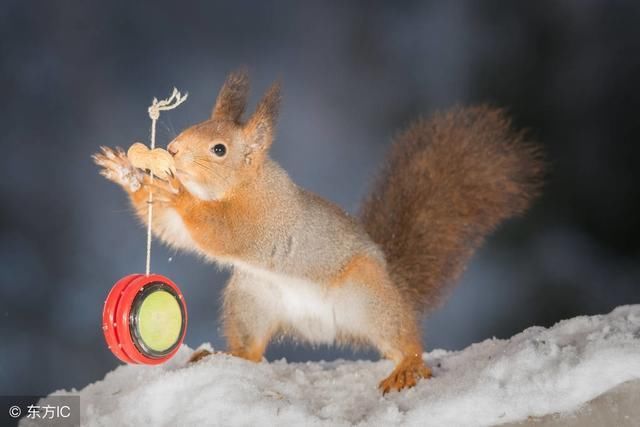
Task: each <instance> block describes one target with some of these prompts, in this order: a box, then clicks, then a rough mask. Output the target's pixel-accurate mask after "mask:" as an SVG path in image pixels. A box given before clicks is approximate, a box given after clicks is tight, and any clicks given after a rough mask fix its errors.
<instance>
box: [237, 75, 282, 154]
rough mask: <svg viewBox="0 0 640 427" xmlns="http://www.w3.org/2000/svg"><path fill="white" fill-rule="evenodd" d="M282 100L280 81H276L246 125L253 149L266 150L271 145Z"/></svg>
mask: <svg viewBox="0 0 640 427" xmlns="http://www.w3.org/2000/svg"><path fill="white" fill-rule="evenodd" d="M280 101H281V96H280V83H279V82H276V83H274V84H272V85H271V87H270V88H269V89H268V90H267V92H266V93H265V95H264V97H263V98H262V100H261V101H260V103H259V104H258V107H257V108H256V112H255V113H253V116H251V118H250V119H249V121H248V122H247V124H246V125H245V134H246V135H247V138H248V139H249V141H250V149H251V151H265V150H266V149H268V148H269V147H270V146H271V143H272V142H273V137H274V134H275V127H276V122H277V120H278V114H279V112H280Z"/></svg>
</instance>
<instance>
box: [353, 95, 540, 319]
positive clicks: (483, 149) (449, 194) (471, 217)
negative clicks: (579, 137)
mask: <svg viewBox="0 0 640 427" xmlns="http://www.w3.org/2000/svg"><path fill="white" fill-rule="evenodd" d="M540 157H541V156H540V155H539V151H538V149H537V148H536V146H535V145H532V144H530V143H527V142H524V133H523V132H521V131H514V130H513V129H512V128H511V123H510V121H509V120H508V119H507V117H506V116H505V114H504V112H502V111H501V110H498V109H492V108H489V107H471V108H456V109H454V110H452V111H450V112H447V113H440V114H436V115H435V116H434V117H433V118H431V119H429V120H424V119H422V120H418V121H417V122H415V123H414V124H413V125H411V126H410V127H409V128H408V129H407V130H406V131H404V132H403V133H401V134H400V135H399V136H398V137H397V139H396V140H395V142H394V144H393V146H392V148H391V153H390V155H389V156H388V157H387V159H388V160H387V164H386V165H385V167H384V169H383V171H382V174H381V176H380V177H379V179H378V181H377V183H376V184H375V186H374V189H373V191H372V192H371V194H370V195H369V197H368V198H367V199H366V200H365V202H364V204H363V207H362V215H361V217H362V221H363V224H364V227H365V229H366V231H367V232H368V233H369V235H370V236H371V238H372V239H373V240H374V241H375V242H376V243H377V244H379V245H380V246H381V248H382V249H383V251H384V253H385V256H386V258H387V262H388V264H389V268H390V274H391V276H392V278H393V280H394V281H395V282H396V285H397V286H398V287H400V288H401V290H402V291H403V293H404V294H405V295H406V296H407V298H408V299H409V300H410V301H412V302H413V303H414V306H415V308H416V309H417V310H423V309H425V308H429V307H432V306H434V305H435V304H436V303H437V302H438V300H439V297H441V296H442V293H443V290H444V289H446V286H447V285H448V284H450V283H452V282H453V281H455V280H456V279H457V277H458V276H459V274H460V273H461V271H462V270H463V268H464V265H465V264H466V262H467V261H468V259H469V258H470V256H471V255H472V254H473V251H474V250H475V249H476V248H477V247H478V246H479V245H480V244H481V243H482V241H483V239H484V237H485V236H486V235H487V234H488V233H490V232H491V231H492V230H493V229H494V228H496V226H498V225H499V224H500V223H501V222H502V221H504V220H505V219H507V218H509V217H511V216H514V215H518V214H521V213H523V212H524V211H525V210H526V209H527V207H528V206H529V204H530V201H531V200H532V199H533V198H534V196H535V195H537V193H538V192H539V189H540V186H541V175H542V171H543V163H542V161H541V158H540Z"/></svg>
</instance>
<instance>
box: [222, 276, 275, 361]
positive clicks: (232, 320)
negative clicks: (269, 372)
mask: <svg viewBox="0 0 640 427" xmlns="http://www.w3.org/2000/svg"><path fill="white" fill-rule="evenodd" d="M260 286H264V284H262V283H260V279H259V278H257V277H254V276H248V275H245V274H243V273H239V272H235V273H234V274H233V276H232V277H231V279H230V280H229V283H228V284H227V287H226V289H225V292H224V301H223V308H222V323H223V326H224V335H225V337H226V339H227V345H228V350H229V353H231V354H232V355H234V356H237V357H241V358H243V359H247V360H251V361H253V362H260V361H261V360H262V357H263V356H264V352H265V351H266V349H267V345H268V344H269V341H270V340H271V337H272V336H273V334H274V333H275V332H276V331H277V327H278V322H277V319H276V318H275V316H274V314H275V313H274V312H273V310H269V308H268V307H265V306H264V302H263V301H261V300H259V298H257V296H256V295H255V293H253V292H251V289H256V288H259V287H260Z"/></svg>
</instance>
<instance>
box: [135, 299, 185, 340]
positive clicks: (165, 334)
mask: <svg viewBox="0 0 640 427" xmlns="http://www.w3.org/2000/svg"><path fill="white" fill-rule="evenodd" d="M181 329H182V312H181V311H180V305H179V304H178V301H177V300H176V298H175V297H174V296H173V295H171V294H170V293H169V292H167V291H162V290H160V291H156V292H153V293H151V294H149V296H147V297H146V298H145V299H144V301H142V304H141V305H140V309H139V310H138V333H139V334H140V338H142V341H144V343H145V345H146V346H147V347H149V348H150V349H151V350H153V351H158V352H162V351H166V350H168V349H169V348H170V347H171V346H172V345H174V344H175V343H176V341H177V340H178V339H179V338H180V331H181Z"/></svg>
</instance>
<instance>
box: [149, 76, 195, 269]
mask: <svg viewBox="0 0 640 427" xmlns="http://www.w3.org/2000/svg"><path fill="white" fill-rule="evenodd" d="M188 96H189V94H188V93H185V94H184V95H182V94H181V93H180V92H179V91H178V89H176V88H175V87H174V88H173V93H172V94H171V96H170V97H169V98H167V99H162V100H160V101H158V99H157V98H153V103H152V104H151V105H150V106H149V118H150V119H151V150H153V149H154V148H156V122H157V121H158V118H160V111H167V110H173V109H174V108H176V107H177V106H179V105H180V104H182V103H183V102H184V101H186V100H187V97H188ZM149 182H150V183H151V184H153V172H152V171H149ZM147 203H148V205H149V210H148V215H147V264H146V268H145V272H146V273H145V274H146V275H147V276H148V275H149V274H150V273H151V220H152V219H153V193H152V191H151V189H149V200H148V201H147Z"/></svg>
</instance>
